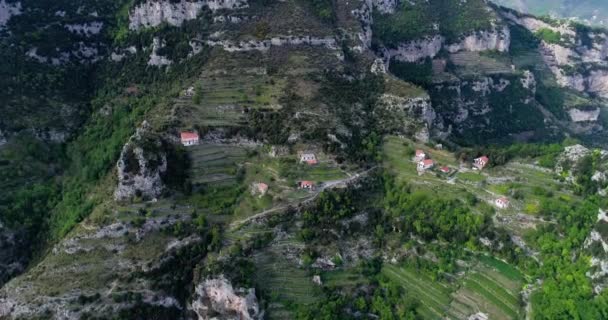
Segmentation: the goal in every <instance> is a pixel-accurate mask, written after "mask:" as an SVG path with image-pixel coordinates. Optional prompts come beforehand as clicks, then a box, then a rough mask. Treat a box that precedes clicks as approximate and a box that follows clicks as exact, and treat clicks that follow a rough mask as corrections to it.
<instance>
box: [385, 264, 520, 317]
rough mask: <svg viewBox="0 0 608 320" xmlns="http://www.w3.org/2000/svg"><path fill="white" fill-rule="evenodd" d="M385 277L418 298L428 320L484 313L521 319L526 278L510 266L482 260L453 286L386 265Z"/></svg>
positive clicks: (412, 270)
mask: <svg viewBox="0 0 608 320" xmlns="http://www.w3.org/2000/svg"><path fill="white" fill-rule="evenodd" d="M382 273H383V274H384V275H385V276H387V277H388V278H390V279H391V280H393V281H395V282H397V283H400V284H401V285H402V286H403V287H404V288H406V289H407V290H408V292H410V293H411V294H412V295H414V296H416V297H418V298H419V299H420V302H421V306H420V307H419V309H418V311H419V312H420V313H421V314H422V315H423V316H424V317H425V318H426V319H445V318H447V319H466V318H468V316H470V315H472V314H476V313H478V312H483V313H485V314H486V315H488V316H489V319H519V318H520V316H521V314H522V310H521V302H520V300H521V299H520V295H519V292H520V289H521V287H522V285H523V277H522V276H521V275H520V274H519V272H518V271H517V270H516V269H514V268H512V267H510V266H509V265H507V264H505V263H503V262H501V261H498V260H494V259H491V258H481V259H480V261H479V262H477V263H476V265H475V266H474V267H473V268H471V269H470V270H469V271H467V272H466V273H465V276H464V277H462V278H460V279H459V280H457V281H456V282H455V283H453V284H448V283H442V282H437V281H434V280H432V279H431V278H430V277H429V276H427V275H425V274H424V273H423V272H421V271H418V270H414V269H410V268H401V267H397V266H392V265H385V266H384V268H383V270H382Z"/></svg>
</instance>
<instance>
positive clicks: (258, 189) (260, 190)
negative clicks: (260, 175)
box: [251, 182, 268, 197]
mask: <svg viewBox="0 0 608 320" xmlns="http://www.w3.org/2000/svg"><path fill="white" fill-rule="evenodd" d="M267 192H268V185H267V184H265V183H263V182H257V183H254V184H253V185H252V186H251V194H252V195H256V194H258V195H260V197H262V196H264V195H265V194H266V193H267Z"/></svg>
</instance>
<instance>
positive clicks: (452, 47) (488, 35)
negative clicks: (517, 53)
mask: <svg viewBox="0 0 608 320" xmlns="http://www.w3.org/2000/svg"><path fill="white" fill-rule="evenodd" d="M510 45H511V32H510V31H509V28H508V27H507V26H503V27H502V28H500V29H496V30H490V31H476V32H474V33H472V34H470V35H467V36H465V37H464V39H462V40H460V41H459V42H457V43H454V44H449V45H446V49H447V51H448V52H450V53H456V52H459V51H488V50H494V51H499V52H507V51H509V46H510Z"/></svg>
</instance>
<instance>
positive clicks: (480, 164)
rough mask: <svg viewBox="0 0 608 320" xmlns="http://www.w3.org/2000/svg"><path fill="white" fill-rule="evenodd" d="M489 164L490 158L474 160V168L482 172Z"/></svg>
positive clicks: (484, 157)
mask: <svg viewBox="0 0 608 320" xmlns="http://www.w3.org/2000/svg"><path fill="white" fill-rule="evenodd" d="M489 162H490V158H488V157H487V156H483V157H479V158H477V159H475V160H473V168H474V169H479V170H481V169H483V168H485V167H486V166H487V165H488V163H489Z"/></svg>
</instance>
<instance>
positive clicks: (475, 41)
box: [384, 26, 511, 62]
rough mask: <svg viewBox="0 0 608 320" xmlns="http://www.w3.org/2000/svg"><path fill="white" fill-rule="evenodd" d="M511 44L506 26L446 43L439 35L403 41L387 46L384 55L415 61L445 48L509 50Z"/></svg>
mask: <svg viewBox="0 0 608 320" xmlns="http://www.w3.org/2000/svg"><path fill="white" fill-rule="evenodd" d="M510 44H511V33H510V31H509V28H507V27H506V26H504V27H502V28H497V29H495V30H485V31H477V32H473V33H471V34H469V35H466V36H464V37H463V38H462V39H460V40H459V41H457V42H455V43H446V41H445V38H443V37H442V36H440V35H435V36H432V37H427V38H422V39H417V40H413V41H409V42H404V43H402V44H400V45H399V46H397V48H387V49H385V50H384V56H385V57H386V58H388V59H391V58H395V59H397V60H399V61H404V62H416V61H420V60H422V59H425V58H434V57H435V56H437V54H438V53H439V52H440V51H441V49H446V50H447V51H448V52H450V53H456V52H460V51H471V52H478V51H489V50H495V51H499V52H507V51H509V46H510Z"/></svg>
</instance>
